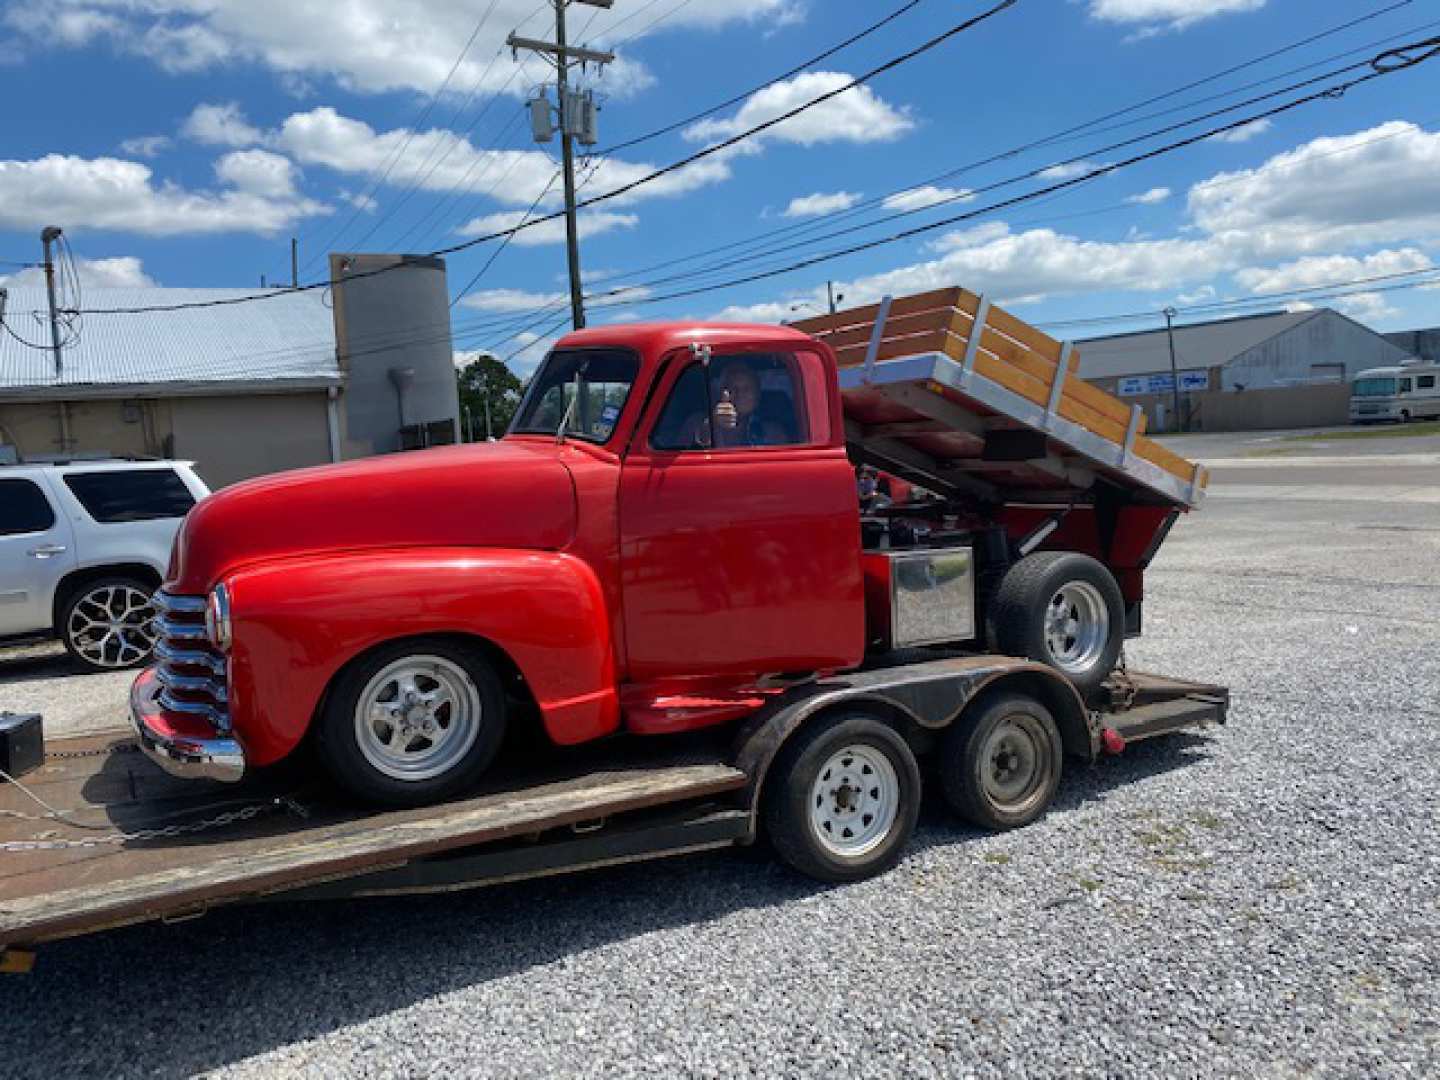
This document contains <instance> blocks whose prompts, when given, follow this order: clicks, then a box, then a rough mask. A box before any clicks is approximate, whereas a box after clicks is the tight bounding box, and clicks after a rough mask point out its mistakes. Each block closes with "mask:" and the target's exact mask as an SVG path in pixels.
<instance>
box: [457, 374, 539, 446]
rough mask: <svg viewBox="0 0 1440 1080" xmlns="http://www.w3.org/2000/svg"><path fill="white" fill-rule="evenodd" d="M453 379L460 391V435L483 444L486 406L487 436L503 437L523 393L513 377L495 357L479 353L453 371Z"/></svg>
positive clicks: (521, 387)
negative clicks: (488, 433)
mask: <svg viewBox="0 0 1440 1080" xmlns="http://www.w3.org/2000/svg"><path fill="white" fill-rule="evenodd" d="M455 378H456V381H457V385H458V389H459V391H460V427H461V432H462V434H464V435H467V436H469V437H471V438H473V439H474V440H475V441H477V442H478V441H483V440H484V438H485V415H486V407H487V404H488V407H489V415H490V431H491V433H492V434H493V435H494V436H495V438H497V439H498V438H500V436H501V435H504V434H505V429H506V428H508V427H509V426H510V418H511V417H512V416H514V415H515V410H516V409H518V408H519V407H520V395H521V394H522V393H523V392H524V389H525V387H524V385H523V384H522V383H521V382H520V380H519V379H518V378H516V377H515V373H514V372H512V371H511V370H510V369H509V368H507V367H506V366H505V365H504V364H503V363H502V362H501V361H500V360H499V359H498V358H497V357H495V356H492V355H490V354H489V353H480V354H478V355H477V356H476V357H475V358H474V359H473V360H471V361H470V362H469V363H468V364H466V365H465V366H464V367H461V368H458V369H456V372H455ZM467 413H468V414H469V419H468V421H467V419H466V414H467Z"/></svg>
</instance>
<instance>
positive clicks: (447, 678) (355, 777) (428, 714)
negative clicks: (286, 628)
mask: <svg viewBox="0 0 1440 1080" xmlns="http://www.w3.org/2000/svg"><path fill="white" fill-rule="evenodd" d="M411 668H413V669H414V674H413V675H412V676H411V678H410V682H409V685H411V686H413V687H415V690H414V691H412V693H415V694H416V696H417V701H416V702H415V703H414V704H412V705H411V706H410V707H409V708H408V709H407V708H404V707H403V706H402V704H401V703H402V697H401V695H402V694H403V693H404V691H403V689H402V686H403V681H402V680H403V673H404V672H405V671H406V670H409V669H411ZM390 672H399V673H401V674H399V675H397V676H395V681H394V688H395V692H396V697H395V699H394V708H398V709H399V714H400V715H398V716H394V717H392V718H391V719H388V720H383V721H382V722H380V723H379V724H377V723H376V722H375V721H373V720H372V722H371V723H370V724H369V725H368V731H366V732H362V727H361V724H360V723H359V721H358V719H357V710H358V709H359V708H360V705H361V697H362V695H365V696H366V697H368V698H370V699H371V702H372V704H373V705H375V709H380V710H383V711H384V712H385V713H387V715H388V714H389V713H391V712H392V706H391V703H390V702H388V701H379V698H381V697H383V696H384V695H385V694H387V693H388V692H389V685H390V683H389V682H388V681H387V680H388V679H389V678H390V676H389V673H390ZM377 681H378V682H379V683H380V684H381V685H380V686H379V689H378V690H377V689H376V687H375V686H372V683H375V682H377ZM431 684H433V686H432V685H431ZM436 691H440V692H442V695H448V696H449V697H450V698H451V699H452V700H451V703H450V706H449V708H448V709H447V708H446V706H445V705H444V704H443V703H442V704H440V705H438V706H436V707H434V708H431V707H430V706H427V705H424V704H422V703H421V702H420V701H419V700H418V699H419V698H421V697H425V696H430V695H434V694H435V693H436ZM377 701H379V704H375V703H376V702H377ZM414 710H418V712H416V711H414ZM422 713H423V714H425V715H424V716H421V714H422ZM374 715H376V714H375V712H374V711H373V710H372V712H371V716H374ZM411 722H429V723H431V724H432V725H433V727H432V730H431V732H430V733H429V734H427V733H424V732H421V731H419V730H418V729H415V730H414V733H413V734H412V733H411V729H408V728H407V730H406V732H405V733H404V734H402V733H401V732H400V731H399V730H398V729H397V728H395V727H388V728H386V732H385V733H386V734H387V735H388V736H389V740H390V743H392V744H393V743H394V740H396V739H399V738H406V739H407V743H406V745H407V746H413V747H416V751H417V752H416V754H415V758H416V769H415V772H414V773H413V775H404V770H405V768H406V766H405V765H404V764H402V762H403V760H404V759H405V757H406V754H405V752H404V751H403V750H402V751H396V750H395V749H393V748H392V746H390V745H387V744H386V742H385V740H384V739H383V737H382V735H381V734H379V733H378V730H377V728H378V727H385V725H386V724H406V723H411ZM462 724H463V727H462V726H460V725H462ZM505 726H506V706H505V694H504V691H503V688H502V686H501V683H500V679H499V677H498V676H497V675H496V674H495V672H494V670H493V669H492V668H491V665H490V664H489V663H488V662H487V661H486V659H485V658H484V657H483V656H481V655H480V654H479V653H477V652H476V651H475V650H473V649H469V648H466V647H465V646H463V645H461V644H457V643H456V642H453V641H450V640H446V639H442V638H412V639H409V640H407V641H397V642H393V643H391V644H389V645H383V646H381V647H380V648H378V649H374V650H372V651H371V652H369V653H367V654H365V655H364V656H362V657H360V658H359V659H358V660H355V661H354V662H352V663H351V664H350V665H348V666H347V667H346V668H345V669H344V670H343V671H341V673H340V674H339V675H338V676H337V677H336V679H335V681H334V683H333V684H332V685H331V687H330V692H329V694H328V695H327V696H326V700H325V704H324V706H323V708H322V710H321V714H320V717H319V720H318V723H317V725H316V730H315V749H316V753H317V754H318V755H319V757H320V761H321V763H322V764H323V765H324V767H325V769H326V771H327V772H328V773H329V774H330V776H331V777H332V778H333V779H334V780H335V782H336V783H337V784H339V785H340V786H341V787H342V788H344V789H345V790H346V791H347V792H349V793H350V794H351V795H354V796H355V797H356V798H357V799H359V800H361V801H362V802H364V803H366V804H369V805H379V806H425V805H428V804H430V803H435V802H439V801H441V800H443V799H446V798H449V797H450V796H452V795H455V794H457V793H459V792H461V791H463V790H465V789H466V788H469V787H471V786H472V785H474V784H475V782H476V781H478V780H479V779H480V777H481V775H482V774H483V773H484V772H485V770H486V769H487V768H489V766H490V763H491V762H492V761H494V759H495V755H496V754H497V753H498V752H499V750H500V744H501V742H502V741H503V740H504V738H505ZM472 732H473V735H472ZM449 739H453V740H455V741H454V742H451V743H450V744H449V746H448V749H446V742H445V741H446V740H449ZM362 740H364V745H362ZM427 746H428V747H429V748H430V751H433V755H432V758H431V760H430V766H431V767H432V768H434V769H436V770H438V771H435V772H434V773H433V775H432V774H430V773H428V772H426V771H425V770H424V769H421V768H419V767H418V766H419V765H420V764H421V763H423V762H422V759H423V756H424V755H425V754H426V753H427V749H426V747H427ZM387 765H388V767H389V769H388V771H387Z"/></svg>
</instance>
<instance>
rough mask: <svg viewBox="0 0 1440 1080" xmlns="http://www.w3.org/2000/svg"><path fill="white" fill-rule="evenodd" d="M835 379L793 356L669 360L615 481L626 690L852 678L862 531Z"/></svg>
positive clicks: (859, 638)
mask: <svg viewBox="0 0 1440 1080" xmlns="http://www.w3.org/2000/svg"><path fill="white" fill-rule="evenodd" d="M832 378H833V373H831V372H830V371H829V370H828V368H827V365H826V362H825V360H824V358H823V357H822V355H821V354H820V353H819V352H812V351H808V350H804V349H800V350H795V351H787V352H775V351H765V352H762V351H735V352H730V353H727V354H726V355H721V354H719V353H717V354H716V355H715V356H714V357H713V359H712V360H711V361H710V363H709V365H708V366H706V365H704V364H702V363H701V361H700V360H699V359H698V358H696V357H693V356H691V355H690V354H689V353H688V352H687V353H683V354H676V355H674V356H672V357H671V358H670V360H669V362H668V364H667V365H666V367H665V369H664V373H663V374H662V376H661V379H662V384H661V386H660V387H659V388H658V392H657V393H656V394H654V395H653V396H652V399H651V404H650V406H649V407H648V408H647V411H646V414H645V415H644V416H643V417H642V418H641V421H640V427H639V429H638V430H637V432H636V435H635V438H634V439H633V440H632V441H631V445H630V450H629V452H628V454H627V456H626V459H625V464H624V468H623V470H622V474H621V490H620V550H621V583H622V588H623V603H624V612H625V639H626V646H627V648H626V651H627V656H628V677H629V679H630V681H632V682H646V681H651V680H656V679H665V678H669V677H685V676H698V675H721V674H725V675H745V674H760V673H768V672H781V671H810V670H816V669H820V668H833V667H847V666H850V665H853V664H855V663H858V662H859V659H860V657H861V655H862V654H863V651H864V596H863V586H862V582H861V576H860V560H859V547H860V537H859V517H858V513H857V500H856V491H855V478H854V473H853V471H852V469H851V467H850V464H849V462H848V461H847V460H846V457H845V450H844V446H843V442H842V437H841V435H842V433H841V432H840V431H839V430H836V429H837V427H838V423H837V421H836V420H835V418H834V416H833V415H832V412H833V410H832V400H833V399H832V397H831V390H830V381H831V379H832ZM707 383H708V385H709V388H708V392H707Z"/></svg>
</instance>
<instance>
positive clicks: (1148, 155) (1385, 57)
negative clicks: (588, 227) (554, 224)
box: [602, 37, 1440, 306]
mask: <svg viewBox="0 0 1440 1080" xmlns="http://www.w3.org/2000/svg"><path fill="white" fill-rule="evenodd" d="M1436 55H1440V37H1436V38H1430V39H1427V40H1426V41H1422V42H1417V43H1415V44H1414V45H1412V46H1408V47H1403V48H1398V49H1391V50H1388V51H1387V52H1384V53H1381V54H1379V55H1378V56H1376V57H1375V58H1374V59H1373V60H1372V61H1371V65H1370V66H1371V67H1372V69H1373V70H1372V71H1371V72H1370V73H1369V74H1367V75H1362V76H1358V77H1356V78H1354V79H1351V80H1349V81H1348V82H1345V83H1338V84H1336V85H1333V86H1329V87H1325V88H1324V89H1321V90H1318V91H1316V92H1314V93H1311V94H1307V95H1305V96H1304V97H1300V98H1296V99H1294V100H1293V101H1288V102H1285V103H1283V104H1280V105H1276V106H1274V107H1273V108H1270V109H1267V110H1264V111H1262V112H1260V113H1255V114H1251V115H1248V116H1245V117H1242V118H1241V119H1239V120H1234V121H1231V122H1230V123H1228V124H1222V125H1220V126H1218V127H1214V128H1210V129H1207V130H1206V131H1203V132H1200V133H1199V134H1196V135H1191V136H1187V137H1186V138H1184V139H1179V140H1176V141H1174V142H1171V143H1167V144H1165V145H1164V146H1160V147H1157V148H1155V149H1152V150H1147V151H1145V152H1144V153H1141V154H1136V155H1133V156H1132V157H1129V158H1126V159H1125V160H1123V161H1119V162H1113V163H1111V164H1108V165H1102V166H1097V167H1096V168H1095V170H1094V171H1092V172H1089V173H1087V174H1085V175H1083V176H1078V177H1072V178H1070V179H1066V180H1060V181H1058V182H1056V183H1054V184H1051V185H1050V186H1048V187H1044V188H1040V189H1037V190H1035V191H1031V192H1026V193H1024V194H1021V195H1016V196H1013V197H1011V198H1008V199H1003V200H1001V201H999V202H996V203H991V204H990V205H988V206H985V207H981V208H978V209H976V210H971V211H967V212H965V213H962V214H955V215H952V216H950V217H947V218H942V219H940V220H939V221H935V222H931V223H929V224H926V225H917V226H915V227H913V228H910V229H905V230H902V231H901V232H898V233H894V234H892V235H890V236H885V237H880V238H877V239H875V240H870V241H866V242H864V243H859V244H853V245H850V246H849V247H845V248H839V249H836V250H834V251H830V252H824V253H822V254H819V255H815V256H812V257H810V258H808V259H804V260H801V261H799V262H795V263H790V264H788V265H786V266H784V267H781V268H778V269H772V270H766V271H763V272H759V273H754V274H749V275H745V276H742V277H737V278H732V279H730V280H728V281H724V282H721V283H718V284H715V285H710V286H703V287H698V288H693V289H685V290H679V291H675V292H671V293H667V294H664V295H660V296H650V297H645V298H643V299H638V300H634V301H630V302H629V304H631V305H639V304H653V303H660V302H662V301H667V300H677V299H683V298H685V297H690V296H697V295H700V294H703V293H707V292H715V291H717V290H719V289H725V288H733V287H734V286H736V285H743V284H749V283H751V282H755V281H761V280H765V279H767V278H773V277H778V276H780V275H782V274H786V273H792V272H794V271H796V270H803V269H808V268H809V267H811V266H817V265H819V264H821V263H824V262H829V261H831V260H833V259H838V258H842V257H844V256H847V255H853V254H857V253H859V252H861V251H869V250H871V249H874V248H878V247H883V246H886V245H888V244H893V243H898V242H900V241H902V240H909V239H913V238H914V237H916V236H921V235H924V234H925V233H929V232H933V231H935V230H936V229H941V228H945V227H947V226H950V225H955V224H959V223H960V222H963V221H970V220H973V219H975V218H977V217H980V216H981V215H983V214H988V213H993V212H994V211H996V210H1003V209H1006V208H1008V207H1011V206H1017V205H1020V204H1022V203H1025V202H1030V201H1033V200H1034V199H1037V198H1040V197H1043V196H1045V195H1049V194H1051V193H1053V192H1057V191H1064V190H1067V189H1069V188H1073V187H1076V186H1078V185H1080V184H1085V183H1089V182H1091V181H1093V180H1096V179H1099V178H1100V177H1102V176H1108V175H1110V174H1112V173H1115V172H1119V171H1121V170H1122V169H1128V168H1132V167H1133V166H1135V165H1139V164H1141V163H1143V162H1146V161H1151V160H1154V159H1155V158H1159V157H1164V156H1166V155H1168V154H1171V153H1174V152H1175V151H1177V150H1181V149H1184V148H1186V147H1189V146H1193V145H1195V144H1196V143H1199V142H1202V141H1204V140H1205V139H1208V138H1211V137H1213V136H1215V135H1220V134H1224V133H1225V132H1227V131H1234V130H1235V129H1237V128H1241V127H1244V126H1246V125H1247V124H1252V123H1254V122H1256V121H1257V120H1263V119H1268V118H1270V117H1272V116H1279V115H1281V114H1282V113H1286V112H1290V111H1292V110H1294V109H1297V108H1300V107H1301V106H1304V105H1308V104H1311V103H1312V102H1315V101H1320V100H1334V99H1337V98H1339V97H1341V96H1343V95H1344V94H1345V93H1347V92H1349V91H1350V90H1352V89H1354V88H1355V87H1357V86H1361V85H1363V84H1365V83H1368V82H1371V81H1373V80H1375V79H1379V78H1383V77H1385V76H1386V75H1391V74H1394V73H1396V72H1398V71H1403V70H1406V69H1408V68H1411V67H1415V66H1416V65H1418V64H1421V63H1424V62H1425V61H1426V60H1429V59H1432V58H1433V57H1435V56H1436ZM1307 81H1313V80H1307ZM625 291H627V290H625V289H616V290H611V292H610V293H607V294H602V295H617V294H620V293H623V292H625ZM610 306H617V305H610Z"/></svg>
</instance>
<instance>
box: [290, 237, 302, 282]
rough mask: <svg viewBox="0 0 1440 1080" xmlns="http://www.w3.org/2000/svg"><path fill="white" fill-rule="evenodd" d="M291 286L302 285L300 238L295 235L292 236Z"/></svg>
mask: <svg viewBox="0 0 1440 1080" xmlns="http://www.w3.org/2000/svg"><path fill="white" fill-rule="evenodd" d="M290 287H291V288H292V289H298V288H299V287H300V239H299V237H295V236H292V237H291V238H290Z"/></svg>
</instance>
